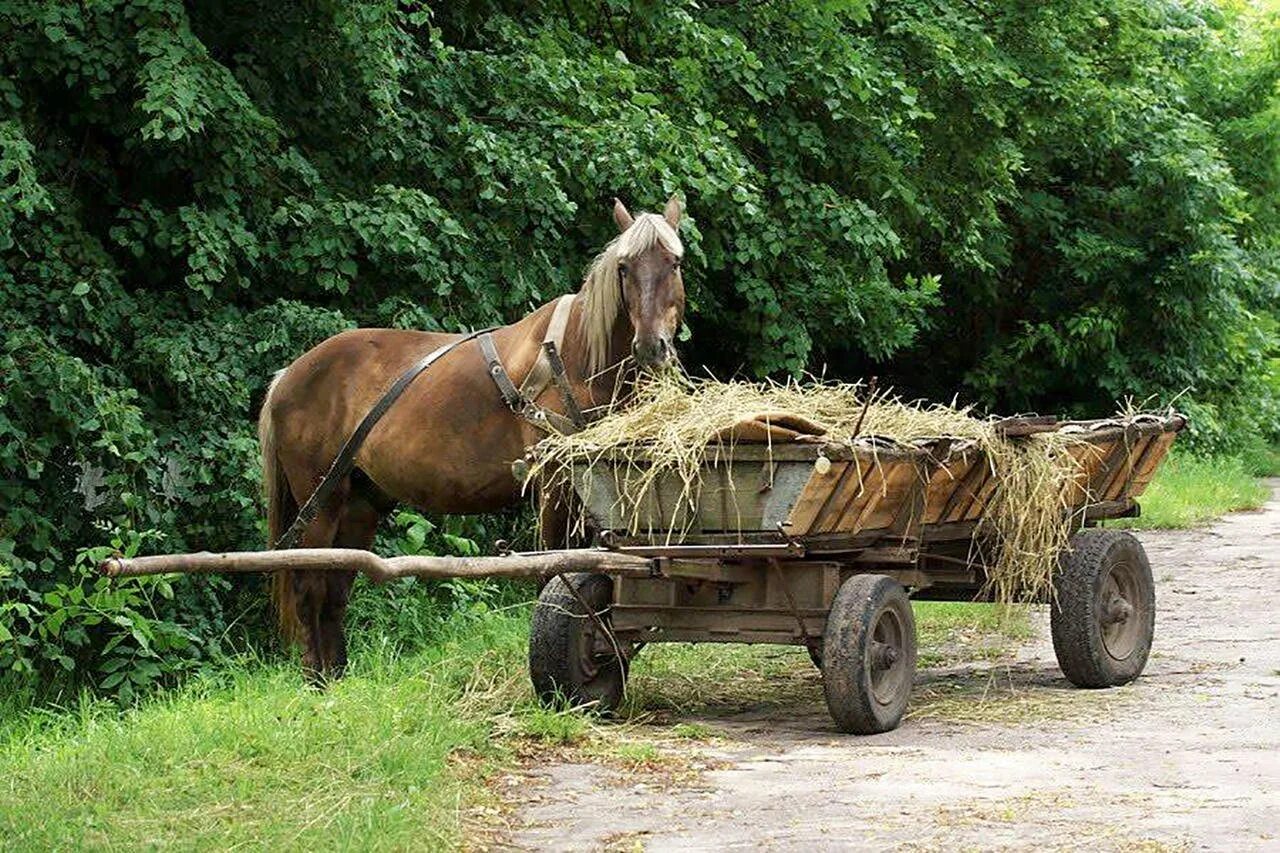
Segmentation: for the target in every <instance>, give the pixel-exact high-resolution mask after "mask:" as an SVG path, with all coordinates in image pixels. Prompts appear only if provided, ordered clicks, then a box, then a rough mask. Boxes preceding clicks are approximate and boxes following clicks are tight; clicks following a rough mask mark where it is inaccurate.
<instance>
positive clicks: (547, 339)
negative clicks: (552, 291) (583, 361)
mask: <svg viewBox="0 0 1280 853" xmlns="http://www.w3.org/2000/svg"><path fill="white" fill-rule="evenodd" d="M573 298H574V297H573V294H568V295H566V296H561V297H560V298H559V299H558V300H557V301H556V307H555V310H554V311H553V312H552V314H551V321H550V322H549V323H548V324H547V331H546V334H544V335H543V338H542V349H540V350H539V351H538V357H537V359H536V360H535V361H534V363H533V367H531V368H530V369H529V373H528V374H527V375H526V376H525V378H524V381H523V382H521V383H520V387H519V388H516V386H515V383H514V382H512V381H511V376H510V374H508V373H507V369H506V367H504V366H503V364H502V357H501V356H500V355H499V354H498V347H497V345H496V344H495V343H494V341H493V335H491V334H489V333H487V332H486V333H484V334H482V335H480V338H479V340H480V351H481V353H482V354H483V355H484V361H485V370H486V371H487V372H488V374H489V376H490V378H492V379H493V383H494V384H495V385H497V386H498V394H499V395H500V396H501V397H502V402H504V403H506V405H507V408H508V409H510V410H511V411H513V412H515V413H516V414H518V415H520V416H521V417H523V418H524V419H525V420H527V421H529V423H531V424H533V425H534V426H535V427H537V428H538V429H540V430H543V431H544V432H545V431H549V430H555V431H556V432H559V433H562V434H568V433H571V432H577V431H578V430H580V429H582V427H583V426H584V425H585V424H586V418H585V417H583V414H582V409H581V408H580V407H579V406H578V401H577V400H576V399H575V398H574V396H573V390H572V388H571V387H570V386H569V380H568V377H567V376H566V375H565V370H564V362H562V361H561V360H560V354H559V352H558V349H557V348H558V347H559V345H560V344H561V343H563V341H564V333H565V329H566V328H568V325H569V315H570V314H571V313H572V310H573ZM552 383H554V384H555V386H556V390H557V391H559V392H560V397H561V399H562V401H563V403H564V409H565V412H567V413H568V417H566V416H565V415H562V414H560V413H559V412H553V411H551V410H550V409H546V408H544V407H542V406H539V405H538V397H540V396H541V395H542V392H543V391H545V390H547V387H548V386H549V385H551V384H552Z"/></svg>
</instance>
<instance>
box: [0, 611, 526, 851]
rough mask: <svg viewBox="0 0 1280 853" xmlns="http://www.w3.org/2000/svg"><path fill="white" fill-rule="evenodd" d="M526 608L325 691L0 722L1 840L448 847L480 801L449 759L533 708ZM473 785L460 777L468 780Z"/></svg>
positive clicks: (189, 693) (224, 694)
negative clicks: (468, 808)
mask: <svg viewBox="0 0 1280 853" xmlns="http://www.w3.org/2000/svg"><path fill="white" fill-rule="evenodd" d="M525 624H526V614H525V613H508V614H506V615H492V616H489V617H488V618H486V619H485V620H481V621H478V622H473V623H470V624H468V625H466V626H465V627H462V628H458V629H456V630H455V631H453V632H452V634H451V636H449V637H447V638H446V639H445V640H444V641H443V642H442V643H441V644H440V645H439V646H438V647H437V648H435V649H433V650H431V651H429V652H426V653H423V654H420V655H416V656H413V657H409V658H406V659H404V660H399V661H396V660H382V659H376V658H375V659H373V660H368V659H366V660H364V661H360V662H357V663H356V669H355V671H354V672H353V673H352V674H351V675H350V676H349V677H348V678H346V679H344V680H343V681H342V682H340V683H338V684H337V685H335V686H334V687H333V688H332V689H330V690H328V691H326V692H324V693H319V692H315V691H311V690H307V689H305V688H302V687H301V684H300V679H299V676H298V674H297V672H296V670H295V669H294V668H293V667H288V666H266V667H263V666H259V667H256V668H254V669H253V670H250V671H241V672H230V673H227V674H226V676H225V678H222V679H219V680H218V681H216V682H214V681H205V682H202V683H196V684H192V685H190V686H188V687H186V688H185V689H182V690H180V691H176V692H174V693H172V694H170V695H167V696H163V697H160V698H156V699H152V700H150V701H147V702H144V703H143V704H142V705H140V706H139V707H138V708H137V709H135V710H130V711H127V712H124V713H120V712H118V711H117V710H115V709H114V708H113V707H112V706H109V705H106V704H102V703H99V704H95V703H93V702H91V701H88V700H86V701H85V702H83V703H82V704H80V705H79V706H77V707H75V708H71V709H67V710H65V711H63V712H61V713H44V712H27V713H23V714H18V715H16V716H14V717H10V719H9V720H7V721H6V722H4V723H3V724H0V847H4V848H15V849H56V848H63V849H66V848H80V847H84V846H91V847H107V846H110V847H124V848H140V847H145V848H152V847H168V848H172V847H179V848H182V849H196V850H214V849H217V850H222V849H227V848H230V847H233V846H236V845H249V846H252V847H254V848H260V847H267V848H276V849H279V848H283V849H314V848H348V847H359V848H362V849H388V848H394V849H408V848H428V849H430V848H442V847H454V846H456V845H457V844H458V843H459V841H460V839H461V837H462V832H463V827H462V811H461V809H460V808H459V805H460V803H462V802H467V801H475V800H476V799H477V798H482V797H483V789H482V788H481V787H479V781H480V780H479V779H478V778H477V776H478V775H482V774H476V773H469V774H465V775H464V774H455V773H450V772H447V770H448V767H449V763H450V760H451V756H457V755H458V754H459V753H460V752H461V753H463V754H475V755H477V756H479V758H480V761H481V765H483V762H485V761H495V760H502V758H503V751H502V746H501V743H498V742H495V741H494V740H493V739H492V738H491V735H492V732H493V730H494V728H495V721H496V720H499V719H501V717H502V715H504V714H509V713H511V712H512V709H518V708H519V707H520V705H521V704H522V703H525V704H527V702H528V697H527V694H528V692H529V691H528V690H527V688H526V687H525V678H526V677H525V675H524V672H523V666H522V664H523V658H524V655H525ZM468 777H469V778H468Z"/></svg>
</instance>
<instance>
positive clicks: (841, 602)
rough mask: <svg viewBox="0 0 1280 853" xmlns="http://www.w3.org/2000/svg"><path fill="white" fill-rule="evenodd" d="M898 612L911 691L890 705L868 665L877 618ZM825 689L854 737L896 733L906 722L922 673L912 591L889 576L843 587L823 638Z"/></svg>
mask: <svg viewBox="0 0 1280 853" xmlns="http://www.w3.org/2000/svg"><path fill="white" fill-rule="evenodd" d="M886 608H891V609H893V610H894V611H896V613H897V616H898V619H899V621H900V625H901V627H902V629H903V638H902V639H903V644H904V652H905V654H904V662H905V666H906V670H907V671H906V673H905V688H904V689H901V690H900V691H899V695H898V696H897V697H895V698H894V700H893V701H892V702H890V703H888V704H885V703H881V702H880V701H879V700H877V699H876V698H875V696H874V694H873V693H872V682H871V672H870V669H869V668H868V665H867V656H868V647H869V644H870V643H871V641H872V631H871V628H872V626H873V620H874V619H875V617H877V616H878V615H879V614H880V613H881V611H883V610H884V609H886ZM821 668H822V691H823V693H824V694H825V696H826V699H827V710H828V711H830V712H831V718H832V719H833V720H835V723H836V728H838V729H839V730H840V731H842V732H849V733H851V734H860V735H871V734H880V733H882V732H887V731H892V730H893V729H896V728H897V727H898V724H899V723H900V722H902V715H903V714H904V713H905V712H906V710H907V703H908V701H909V700H910V698H911V682H912V681H913V680H914V678H915V670H916V623H915V616H914V615H913V613H912V611H911V600H910V599H909V598H908V597H907V591H906V590H905V589H903V588H902V584H900V583H898V582H897V581H896V580H894V579H893V578H891V577H888V576H886V575H854V576H852V577H850V578H849V579H847V580H846V581H845V582H844V583H843V584H841V586H840V590H839V591H838V592H837V593H836V597H835V600H833V601H832V602H831V612H830V613H829V614H828V616H827V628H826V631H824V632H823V638H822V667H821Z"/></svg>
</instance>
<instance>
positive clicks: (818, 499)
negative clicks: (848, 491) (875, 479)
mask: <svg viewBox="0 0 1280 853" xmlns="http://www.w3.org/2000/svg"><path fill="white" fill-rule="evenodd" d="M851 467H852V463H850V462H833V463H831V469H830V470H829V471H827V473H825V474H819V473H818V471H817V469H816V468H815V469H814V471H813V473H811V474H810V475H809V481H808V482H807V483H805V485H804V489H803V490H802V491H801V492H800V497H799V499H797V500H796V504H795V506H794V507H792V508H791V517H790V518H789V519H788V521H789V522H790V523H789V524H788V525H787V532H788V533H790V534H791V535H792V536H803V535H805V534H807V533H811V532H813V529H814V525H815V523H816V522H817V520H818V516H820V515H821V514H822V510H823V507H825V506H826V505H827V503H828V502H830V500H831V495H832V493H833V492H834V491H835V489H836V487H837V484H838V483H839V482H840V481H841V480H843V479H844V477H845V476H846V475H847V474H848V472H849V469H850V468H851Z"/></svg>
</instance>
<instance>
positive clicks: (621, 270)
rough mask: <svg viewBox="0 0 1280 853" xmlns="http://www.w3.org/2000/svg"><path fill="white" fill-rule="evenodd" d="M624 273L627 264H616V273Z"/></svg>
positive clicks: (625, 272)
mask: <svg viewBox="0 0 1280 853" xmlns="http://www.w3.org/2000/svg"><path fill="white" fill-rule="evenodd" d="M626 274H627V265H626V264H618V275H626Z"/></svg>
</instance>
